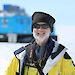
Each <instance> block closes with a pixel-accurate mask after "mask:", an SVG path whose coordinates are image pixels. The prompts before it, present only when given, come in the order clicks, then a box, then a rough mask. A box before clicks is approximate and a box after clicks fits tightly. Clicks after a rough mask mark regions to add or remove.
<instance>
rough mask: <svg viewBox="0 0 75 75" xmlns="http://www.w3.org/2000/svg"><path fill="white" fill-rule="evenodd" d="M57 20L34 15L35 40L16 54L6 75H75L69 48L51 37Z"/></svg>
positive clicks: (33, 29) (48, 16)
mask: <svg viewBox="0 0 75 75" xmlns="http://www.w3.org/2000/svg"><path fill="white" fill-rule="evenodd" d="M54 23H55V19H54V18H53V17H52V16H51V15H49V14H47V13H44V12H34V13H33V15H32V32H33V37H34V39H33V40H32V41H31V42H30V43H29V44H28V45H26V46H25V47H21V48H20V49H18V50H16V51H15V52H14V55H15V56H14V58H13V60H12V62H11V64H10V65H9V67H8V69H7V71H6V73H5V75H75V67H74V66H75V65H74V63H73V61H72V59H71V57H70V56H69V54H68V53H67V52H66V50H67V48H66V47H65V46H63V45H61V44H59V43H57V42H56V41H55V40H54V39H52V38H51V37H50V34H51V33H52V32H53V27H54Z"/></svg>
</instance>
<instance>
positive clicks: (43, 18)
mask: <svg viewBox="0 0 75 75" xmlns="http://www.w3.org/2000/svg"><path fill="white" fill-rule="evenodd" d="M37 22H46V23H47V24H49V26H50V28H51V32H53V24H54V23H55V19H54V18H53V17H52V16H51V15H49V14H47V13H44V12H34V13H33V15H32V31H33V25H34V24H35V23H37Z"/></svg>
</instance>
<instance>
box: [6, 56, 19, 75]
mask: <svg viewBox="0 0 75 75" xmlns="http://www.w3.org/2000/svg"><path fill="white" fill-rule="evenodd" d="M16 72H19V60H18V59H17V58H16V57H14V58H13V60H12V62H11V64H10V65H9V67H8V68H7V70H6V72H5V75H16Z"/></svg>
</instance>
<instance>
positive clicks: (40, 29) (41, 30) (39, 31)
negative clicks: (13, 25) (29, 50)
mask: <svg viewBox="0 0 75 75" xmlns="http://www.w3.org/2000/svg"><path fill="white" fill-rule="evenodd" d="M43 25H44V26H43ZM50 33H51V31H50V28H49V26H48V25H46V23H45V22H38V23H37V24H36V25H35V26H34V27H33V36H34V38H35V39H36V40H38V41H39V42H43V41H45V40H46V39H48V38H49V35H50Z"/></svg>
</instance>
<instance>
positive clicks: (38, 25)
mask: <svg viewBox="0 0 75 75" xmlns="http://www.w3.org/2000/svg"><path fill="white" fill-rule="evenodd" d="M40 27H41V28H43V29H47V28H49V24H34V25H33V28H36V29H40Z"/></svg>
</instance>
